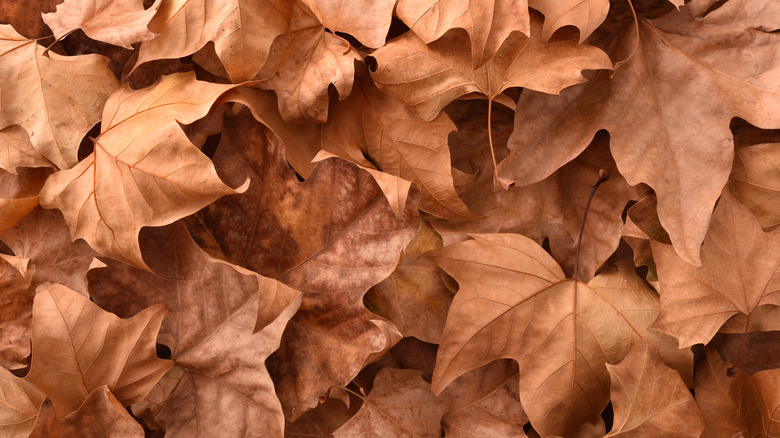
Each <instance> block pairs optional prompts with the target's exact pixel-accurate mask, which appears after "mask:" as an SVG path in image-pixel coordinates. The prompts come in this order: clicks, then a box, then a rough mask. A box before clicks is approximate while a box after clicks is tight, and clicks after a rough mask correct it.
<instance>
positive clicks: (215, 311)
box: [89, 224, 300, 437]
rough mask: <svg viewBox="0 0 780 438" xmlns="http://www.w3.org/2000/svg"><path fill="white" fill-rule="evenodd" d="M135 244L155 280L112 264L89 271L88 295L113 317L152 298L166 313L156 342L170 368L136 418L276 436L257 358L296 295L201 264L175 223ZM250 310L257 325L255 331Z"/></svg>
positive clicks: (189, 432)
mask: <svg viewBox="0 0 780 438" xmlns="http://www.w3.org/2000/svg"><path fill="white" fill-rule="evenodd" d="M141 239H142V242H143V246H144V249H145V250H144V254H145V255H146V260H148V263H149V266H150V267H152V268H153V269H154V271H155V272H157V273H158V274H153V273H150V272H146V271H140V270H138V269H135V268H132V267H130V266H127V265H124V264H121V263H117V262H113V261H107V262H106V267H101V268H96V269H93V270H91V271H90V273H89V280H90V291H91V293H92V297H93V299H94V300H95V302H96V303H98V304H99V305H100V306H102V307H104V308H106V309H110V310H113V311H116V312H117V313H118V314H120V315H121V314H124V313H130V312H134V311H137V310H138V309H142V308H144V307H147V306H150V305H152V304H153V303H156V302H160V301H162V302H163V303H165V304H166V305H167V306H168V308H169V309H170V313H169V314H168V316H167V317H166V319H165V321H163V325H162V328H161V329H160V335H159V337H158V342H160V343H161V344H164V345H166V346H167V347H168V348H170V351H171V358H172V359H173V361H174V363H175V364H176V366H175V367H174V368H173V370H172V371H171V372H169V373H168V374H166V375H165V376H164V377H163V378H162V379H161V380H160V382H159V383H158V384H157V385H156V386H155V387H154V388H153V389H152V392H151V393H150V394H149V395H148V396H147V397H146V399H145V400H143V401H140V402H139V403H137V404H135V405H134V406H133V412H134V414H135V415H136V416H138V417H141V418H144V419H146V420H147V421H150V422H151V423H152V424H153V425H156V427H159V428H162V429H163V430H165V432H166V435H170V436H173V437H179V436H183V437H190V436H198V435H201V436H221V435H228V436H235V435H239V434H244V436H252V437H264V436H280V435H281V432H282V428H283V425H284V418H283V415H282V410H281V406H280V405H279V400H278V399H277V397H276V395H275V394H274V386H273V382H272V381H271V378H270V377H269V375H268V372H267V371H266V366H265V360H266V358H267V357H268V355H269V354H271V353H272V352H273V351H274V350H276V349H277V348H278V347H279V339H280V338H281V336H282V331H283V330H284V327H285V325H286V324H287V321H288V320H289V319H290V317H291V316H292V315H293V314H294V313H295V311H296V310H297V308H298V305H299V303H300V294H299V292H298V291H293V290H291V289H289V288H287V287H285V286H284V285H280V284H278V283H277V282H276V281H274V280H271V279H268V278H264V277H262V276H260V275H257V274H256V273H254V272H251V271H248V270H246V269H243V268H240V267H238V266H235V265H232V264H230V263H227V262H223V261H221V260H216V259H213V258H211V257H209V256H208V255H206V253H204V252H203V251H202V250H201V249H200V248H198V246H197V245H196V244H195V242H193V241H192V239H191V238H190V237H189V235H188V234H187V231H186V230H185V229H184V228H183V227H182V226H181V225H178V224H174V225H170V226H168V227H165V228H152V229H148V230H145V231H144V233H142V234H141ZM258 311H259V314H260V315H261V317H260V320H261V322H262V324H260V325H261V326H262V327H261V329H260V331H259V332H258V333H254V334H253V328H254V327H255V326H256V324H257V323H258Z"/></svg>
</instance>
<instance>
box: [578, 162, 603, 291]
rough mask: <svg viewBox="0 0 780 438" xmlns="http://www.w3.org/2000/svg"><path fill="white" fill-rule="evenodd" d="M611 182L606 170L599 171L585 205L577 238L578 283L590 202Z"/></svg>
mask: <svg viewBox="0 0 780 438" xmlns="http://www.w3.org/2000/svg"><path fill="white" fill-rule="evenodd" d="M607 180H609V174H608V173H607V171H606V170H604V169H599V178H598V179H597V180H596V182H595V183H594V184H593V188H591V189H590V196H588V203H587V204H585V212H584V213H583V214H582V223H581V224H580V235H579V236H577V254H576V255H575V256H574V274H573V275H572V279H573V280H574V281H577V278H578V277H579V269H580V249H581V248H582V233H583V232H584V231H585V220H586V219H587V218H588V210H589V209H590V201H592V200H593V195H595V194H596V189H598V188H599V186H600V185H601V183H603V182H606V181H607Z"/></svg>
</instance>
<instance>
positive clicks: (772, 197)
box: [729, 143, 780, 230]
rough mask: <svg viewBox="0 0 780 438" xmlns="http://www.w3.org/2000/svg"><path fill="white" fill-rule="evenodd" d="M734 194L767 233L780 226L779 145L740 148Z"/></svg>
mask: <svg viewBox="0 0 780 438" xmlns="http://www.w3.org/2000/svg"><path fill="white" fill-rule="evenodd" d="M735 155H736V156H735V157H734V166H733V167H732V169H731V177H730V181H729V182H730V184H729V187H730V188H731V192H732V193H733V194H734V196H736V198H737V199H739V200H740V202H742V203H743V204H745V205H746V206H747V207H748V208H750V211H751V212H753V214H754V215H756V218H757V219H758V222H759V223H760V224H761V227H762V228H764V229H765V230H768V229H771V228H774V227H775V226H777V225H778V224H780V214H778V212H779V211H780V143H765V144H758V145H754V146H747V147H743V148H737V149H736V150H735Z"/></svg>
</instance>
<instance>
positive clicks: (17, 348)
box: [0, 256, 34, 430]
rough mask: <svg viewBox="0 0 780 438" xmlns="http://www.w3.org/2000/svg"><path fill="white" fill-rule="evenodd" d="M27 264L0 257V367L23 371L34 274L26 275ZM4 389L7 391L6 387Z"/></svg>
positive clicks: (28, 346) (29, 323)
mask: <svg viewBox="0 0 780 438" xmlns="http://www.w3.org/2000/svg"><path fill="white" fill-rule="evenodd" d="M9 258H11V260H8V259H9ZM28 262H29V260H27V259H23V258H20V257H13V256H5V257H0V290H2V291H3V293H2V294H1V295H0V367H3V368H6V369H8V370H17V369H21V368H24V367H26V366H27V365H28V364H29V363H30V362H29V360H28V358H29V356H30V336H31V333H30V327H31V322H32V304H33V297H34V294H33V293H32V292H31V291H30V281H31V277H32V275H31V273H28V272H27V265H28ZM20 268H21V269H20ZM2 388H3V389H5V388H6V387H5V385H2ZM2 418H4V416H3V414H1V413H0V424H3V421H2ZM0 427H1V426H0ZM0 430H2V429H0Z"/></svg>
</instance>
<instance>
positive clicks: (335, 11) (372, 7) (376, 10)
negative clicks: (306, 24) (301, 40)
mask: <svg viewBox="0 0 780 438" xmlns="http://www.w3.org/2000/svg"><path fill="white" fill-rule="evenodd" d="M395 1H396V0H350V1H348V0H301V2H302V3H303V4H304V5H306V7H308V8H309V10H310V11H311V12H312V13H313V14H314V16H315V17H317V19H318V20H319V21H320V23H322V25H323V26H325V27H327V28H328V29H330V30H332V31H333V32H343V33H348V34H350V35H352V36H353V37H355V38H356V39H357V40H358V41H360V42H361V43H363V44H365V45H366V46H368V47H372V48H377V47H382V46H383V45H384V44H385V37H386V36H387V32H388V30H389V29H390V21H391V20H392V15H393V7H394V6H395Z"/></svg>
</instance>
